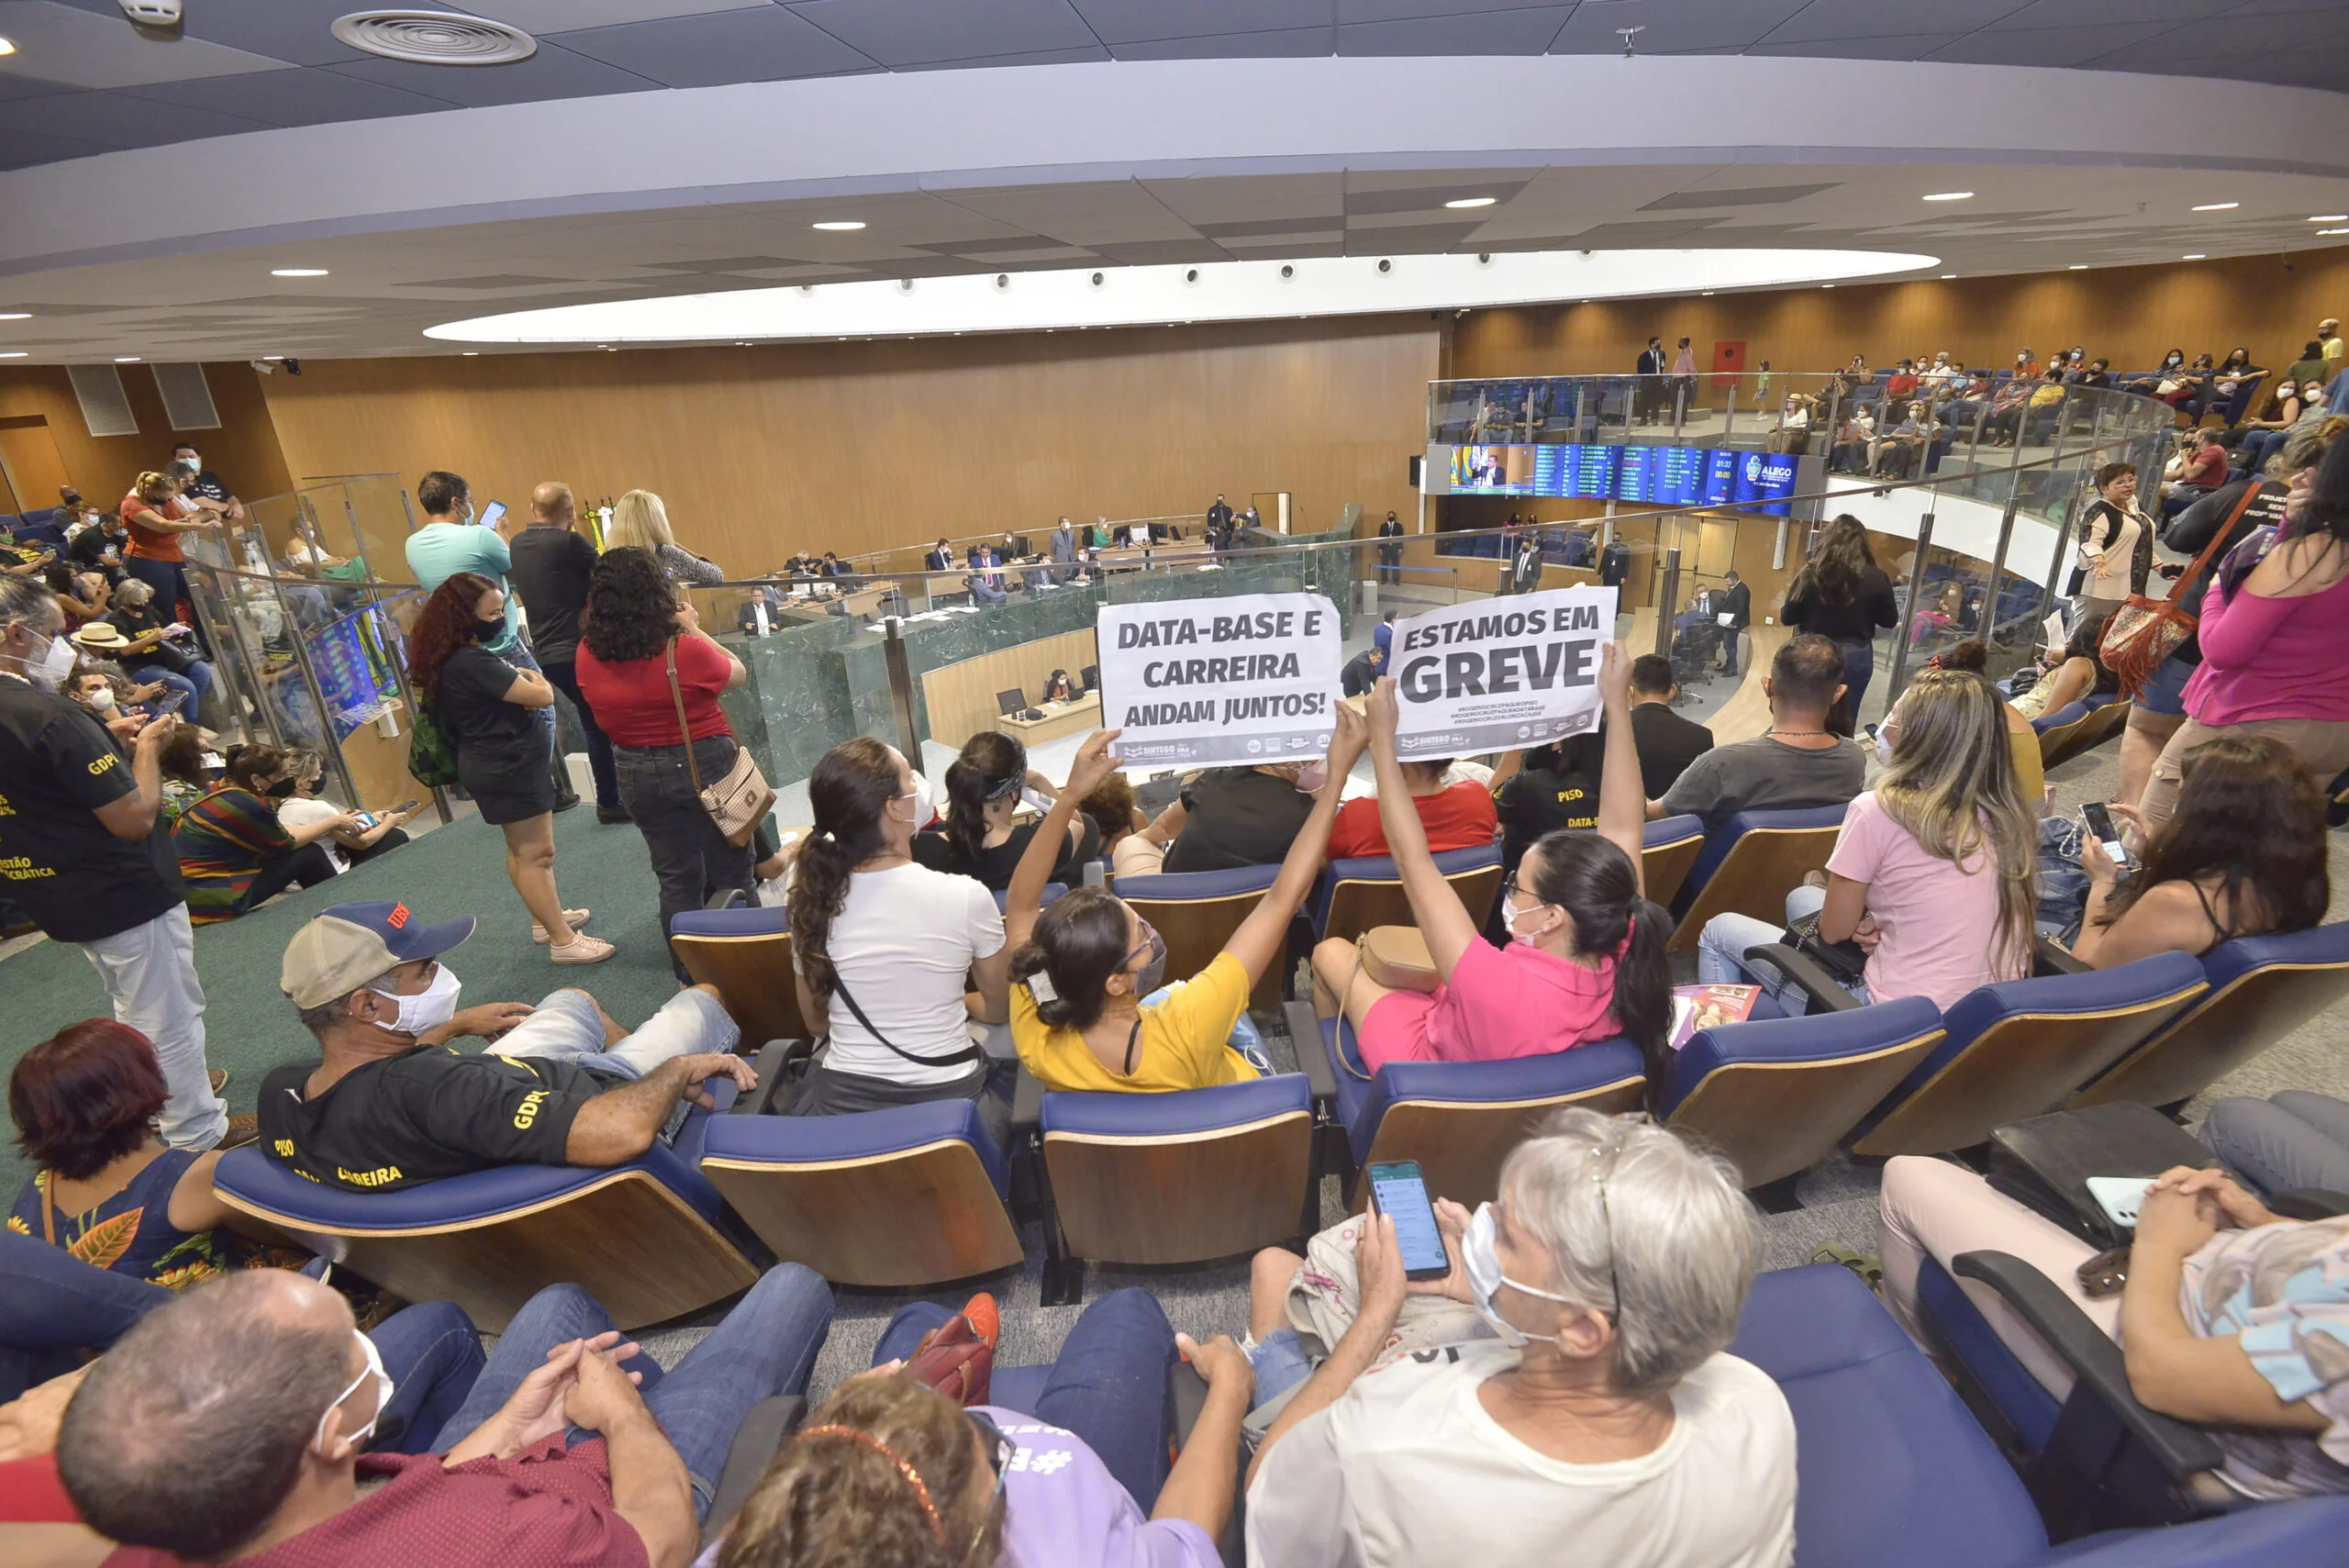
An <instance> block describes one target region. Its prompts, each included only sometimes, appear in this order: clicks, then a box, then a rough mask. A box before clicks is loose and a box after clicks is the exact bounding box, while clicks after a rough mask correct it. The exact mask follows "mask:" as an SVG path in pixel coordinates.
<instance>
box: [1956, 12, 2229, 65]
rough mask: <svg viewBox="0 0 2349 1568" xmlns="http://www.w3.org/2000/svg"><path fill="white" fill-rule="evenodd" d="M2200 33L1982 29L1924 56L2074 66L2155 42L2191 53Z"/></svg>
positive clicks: (2173, 26)
mask: <svg viewBox="0 0 2349 1568" xmlns="http://www.w3.org/2000/svg"><path fill="white" fill-rule="evenodd" d="M2201 31H2202V29H2199V28H2190V27H2180V26H2179V25H2178V24H2177V23H2176V22H2173V21H2160V22H2132V23H2123V24H2114V25H2110V26H2104V27H2082V28H2009V29H2004V30H1992V29H1989V28H1985V29H1984V30H1983V31H1981V32H1978V33H1970V34H1968V35H1967V36H1966V37H1965V38H1962V39H1958V40H1957V41H1956V42H1954V43H1952V44H1946V45H1944V46H1943V47H1942V48H1940V49H1937V50H1934V51H1933V52H1932V54H1930V55H1928V56H1926V57H1925V58H1927V59H1928V60H1946V61H1952V62H1954V63H1955V64H1959V65H2050V66H2065V65H2077V64H2079V63H2080V62H2081V61H2087V60H2094V59H2095V58H2096V57H2097V56H2099V55H2101V54H2110V53H2111V52H2112V51H2113V50H2116V49H2122V48H2126V47H2127V46H2129V45H2131V44H2137V43H2146V42H2149V41H2151V40H2154V39H2161V40H2164V41H2168V40H2170V39H2175V40H2176V41H2175V42H2174V43H2173V44H2172V46H2171V47H2173V48H2176V49H2178V50H2192V49H2194V48H2195V47H2196V46H2197V45H2198V44H2199V42H2201V41H2202V39H2200V37H2199V36H2198V35H2199V34H2200V32H2201Z"/></svg>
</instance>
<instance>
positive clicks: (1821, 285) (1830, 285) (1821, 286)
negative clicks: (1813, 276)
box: [1819, 284, 1835, 289]
mask: <svg viewBox="0 0 2349 1568" xmlns="http://www.w3.org/2000/svg"><path fill="white" fill-rule="evenodd" d="M1819 286H1820V288H1823V289H1831V288H1833V287H1834V286H1835V285H1834V284H1820V285H1819Z"/></svg>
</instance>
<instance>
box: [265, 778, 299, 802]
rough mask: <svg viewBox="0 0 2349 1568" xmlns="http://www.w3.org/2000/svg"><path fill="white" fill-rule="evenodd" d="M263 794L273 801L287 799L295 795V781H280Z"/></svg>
mask: <svg viewBox="0 0 2349 1568" xmlns="http://www.w3.org/2000/svg"><path fill="white" fill-rule="evenodd" d="M262 793H263V794H265V795H268V796H269V798H270V799H272V800H284V799H287V798H289V797H291V796H292V795H293V794H294V781H293V780H292V779H280V780H278V781H277V782H276V783H275V784H272V785H270V786H269V788H268V789H266V790H264V791H263V792H262Z"/></svg>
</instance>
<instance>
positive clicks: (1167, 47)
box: [1109, 27, 1338, 60]
mask: <svg viewBox="0 0 2349 1568" xmlns="http://www.w3.org/2000/svg"><path fill="white" fill-rule="evenodd" d="M1337 50H1338V30H1337V29H1336V28H1327V27H1323V28H1280V29H1279V30H1277V31H1275V32H1265V33H1228V34H1225V35H1224V36H1222V37H1220V38H1202V39H1152V40H1145V41H1142V42H1138V43H1121V44H1112V45H1111V46H1110V48H1109V52H1110V53H1111V54H1113V55H1115V56H1117V57H1118V58H1119V60H1310V59H1313V58H1315V57H1316V56H1319V55H1325V54H1335V53H1336V52H1337Z"/></svg>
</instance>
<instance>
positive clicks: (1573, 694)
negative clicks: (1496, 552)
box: [1386, 588, 1615, 757]
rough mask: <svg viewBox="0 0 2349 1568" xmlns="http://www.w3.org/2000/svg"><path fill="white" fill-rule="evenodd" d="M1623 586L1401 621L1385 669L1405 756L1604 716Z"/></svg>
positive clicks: (1538, 741)
mask: <svg viewBox="0 0 2349 1568" xmlns="http://www.w3.org/2000/svg"><path fill="white" fill-rule="evenodd" d="M1614 635H1615V590H1614V589H1612V588H1553V589H1550V590H1549V591H1548V592H1546V593H1540V594H1519V595H1512V596H1509V597H1507V598H1499V599H1482V600H1478V601H1475V603H1471V604H1464V605H1452V606H1446V607H1445V608H1443V609H1440V610H1430V611H1429V612H1428V613H1427V614H1426V615H1423V616H1413V617H1411V618H1410V619H1408V620H1403V621H1397V622H1396V623H1395V648H1394V651H1393V653H1392V654H1391V655H1390V656H1389V657H1388V660H1387V665H1386V673H1388V674H1391V675H1393V676H1394V677H1395V689H1396V695H1397V699H1398V706H1399V707H1400V709H1401V723H1400V724H1399V725H1398V726H1397V733H1396V738H1395V750H1396V751H1397V754H1399V755H1401V756H1405V757H1411V756H1420V757H1456V756H1460V755H1462V754H1464V753H1467V752H1474V751H1516V750H1518V749H1520V747H1525V746H1540V745H1544V744H1546V743H1547V742H1549V741H1552V740H1557V739H1558V738H1559V737H1561V736H1564V735H1579V734H1581V733H1582V732H1583V731H1585V730H1586V729H1590V728H1595V727H1596V726H1597V725H1598V649H1599V644H1601V643H1603V642H1605V641H1607V640H1608V639H1609V638H1612V637H1613V636H1614Z"/></svg>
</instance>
